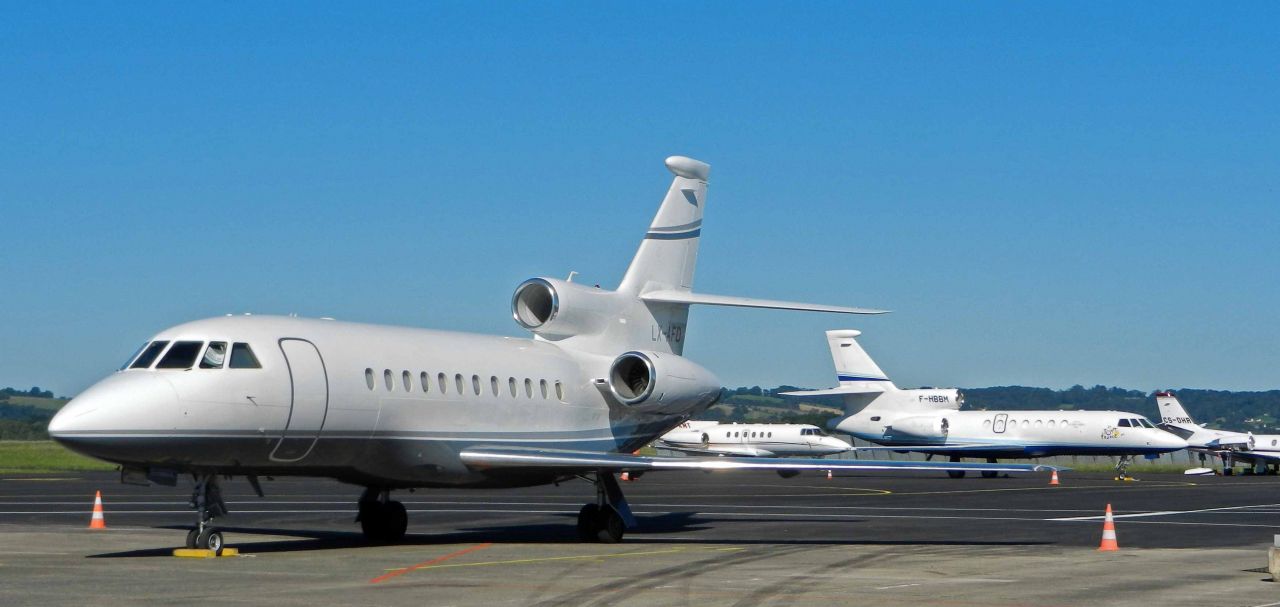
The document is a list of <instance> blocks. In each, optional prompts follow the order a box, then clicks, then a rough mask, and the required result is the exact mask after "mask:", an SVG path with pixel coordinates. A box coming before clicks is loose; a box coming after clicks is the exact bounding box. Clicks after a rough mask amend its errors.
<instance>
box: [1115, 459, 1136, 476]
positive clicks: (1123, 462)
mask: <svg viewBox="0 0 1280 607" xmlns="http://www.w3.org/2000/svg"><path fill="white" fill-rule="evenodd" d="M1131 463H1133V456H1132V455H1121V456H1120V459H1118V460H1116V480H1118V481H1131V480H1133V478H1131V477H1130V476H1129V464H1131Z"/></svg>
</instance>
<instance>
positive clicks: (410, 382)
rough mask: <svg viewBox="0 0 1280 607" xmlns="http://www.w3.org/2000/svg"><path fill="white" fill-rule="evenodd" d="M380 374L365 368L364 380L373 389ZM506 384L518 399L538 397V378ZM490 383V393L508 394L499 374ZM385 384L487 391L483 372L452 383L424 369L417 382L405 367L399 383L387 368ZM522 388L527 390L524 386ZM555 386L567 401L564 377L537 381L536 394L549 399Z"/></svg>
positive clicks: (457, 377)
mask: <svg viewBox="0 0 1280 607" xmlns="http://www.w3.org/2000/svg"><path fill="white" fill-rule="evenodd" d="M376 375H377V374H376V373H374V371H373V368H372V367H369V368H366V369H365V370H364V383H365V385H366V386H368V387H369V389H370V390H374V389H376V388H377V381H375V380H376ZM433 383H434V386H433ZM450 383H452V388H450ZM506 383H507V389H506V391H505V393H509V394H510V395H511V398H517V397H519V396H520V395H521V394H523V395H524V397H525V398H533V397H534V393H535V390H534V385H535V384H534V380H532V379H530V378H528V377H526V378H524V381H523V382H519V381H517V380H516V378H514V377H508V378H507V382H506ZM488 384H489V392H490V393H491V394H492V395H493V396H500V395H502V394H503V393H504V391H503V390H502V382H501V380H499V379H498V376H497V375H491V376H489V382H488ZM382 385H383V386H385V387H386V389H387V391H388V392H395V391H397V390H399V389H403V390H404V391H405V392H415V391H417V390H418V389H421V390H422V393H423V394H430V393H431V391H432V390H438V391H439V392H440V394H448V393H449V390H450V389H452V390H454V391H455V393H457V394H462V395H465V394H467V391H468V389H469V390H470V391H471V393H472V394H474V395H475V396H480V394H481V393H482V392H483V391H484V388H483V382H482V381H481V380H480V376H479V375H472V376H471V379H470V381H468V380H467V378H465V377H463V375H462V374H461V373H455V374H454V375H453V378H452V382H451V381H450V378H449V376H448V375H447V374H445V373H437V374H436V376H435V381H434V382H432V377H431V375H430V374H429V373H427V372H426V371H423V372H421V373H419V374H418V379H417V382H415V381H414V379H413V374H412V373H410V372H409V371H408V370H405V371H401V372H400V382H399V386H397V385H396V374H395V372H394V371H392V370H391V369H383V370H382ZM522 387H523V390H522V389H521V388H522ZM553 388H554V390H555V398H556V400H558V401H560V402H565V397H564V384H563V383H561V382H560V380H556V381H555V383H554V384H548V383H547V380H545V379H539V380H538V381H537V391H536V393H537V394H538V395H539V396H541V397H542V399H543V400H545V399H547V398H548V396H549V395H550V394H551V390H552V389H553Z"/></svg>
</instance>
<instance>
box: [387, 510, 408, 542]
mask: <svg viewBox="0 0 1280 607" xmlns="http://www.w3.org/2000/svg"><path fill="white" fill-rule="evenodd" d="M383 508H384V513H385V514H386V517H387V530H386V531H387V536H386V541H388V542H398V541H400V540H402V539H404V532H405V531H406V530H407V529H408V528H409V513H408V512H407V511H405V509H404V504H402V503H400V502H387V503H386V504H385V505H384V506H383Z"/></svg>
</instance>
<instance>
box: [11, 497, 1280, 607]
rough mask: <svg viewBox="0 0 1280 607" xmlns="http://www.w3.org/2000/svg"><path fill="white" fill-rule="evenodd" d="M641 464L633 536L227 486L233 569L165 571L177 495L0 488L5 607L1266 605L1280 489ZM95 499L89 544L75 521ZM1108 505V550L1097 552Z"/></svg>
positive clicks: (561, 502)
mask: <svg viewBox="0 0 1280 607" xmlns="http://www.w3.org/2000/svg"><path fill="white" fill-rule="evenodd" d="M1047 483H1048V478H1047V477H1046V476H1045V475H1043V474H1035V475H1022V476H1016V477H1013V478H998V479H983V478H965V479H948V478H945V477H943V476H942V475H937V474H927V473H905V474H896V475H871V474H866V475H857V476H851V475H843V476H842V475H837V476H836V477H835V478H834V479H831V480H827V479H826V477H825V475H809V474H806V475H801V476H798V477H796V478H791V479H782V478H779V477H778V476H777V475H774V474H771V473H746V474H742V473H712V474H707V473H701V472H689V473H683V472H681V473H661V474H659V473H653V474H648V475H645V476H644V477H642V478H640V479H638V480H636V481H634V482H629V483H623V490H624V491H625V492H626V494H627V497H628V499H629V500H630V503H631V505H632V508H633V510H634V511H635V513H636V515H637V518H638V520H639V523H640V528H639V529H635V530H632V531H629V532H628V534H627V536H626V538H625V539H624V540H623V542H622V543H620V544H612V545H606V544H584V543H579V542H578V541H577V540H576V535H575V531H574V524H575V521H576V514H577V511H578V509H579V508H580V507H581V505H582V504H584V503H586V502H587V501H589V500H591V499H592V498H593V495H594V490H593V488H592V486H591V485H590V484H588V483H585V482H580V481H574V482H570V483H565V484H563V485H561V486H559V487H554V486H549V487H536V488H529V489H519V490H420V491H417V492H415V493H408V492H397V494H396V495H395V498H396V499H399V500H400V501H402V502H404V504H405V506H406V507H407V508H408V511H409V536H408V537H407V538H406V539H405V541H404V542H402V543H399V544H396V545H389V546H374V545H368V544H366V543H365V542H364V541H363V539H362V538H361V536H360V534H359V529H358V525H357V524H355V523H354V522H353V519H354V517H355V512H356V510H355V500H356V498H357V497H358V496H359V494H360V490H361V489H360V488H359V487H353V486H348V485H342V484H339V483H336V482H332V481H326V480H319V479H277V480H274V481H269V482H267V481H264V483H263V488H264V489H265V491H266V492H267V497H266V498H258V497H257V496H256V495H255V494H254V493H253V492H252V489H251V488H250V486H249V484H248V483H247V482H245V481H244V480H243V479H234V480H231V481H224V484H223V489H224V495H225V497H226V499H227V500H228V502H229V506H230V508H231V510H232V512H231V514H230V515H229V516H227V517H226V518H224V519H220V520H219V521H217V524H218V526H219V527H220V528H222V529H223V530H224V532H225V534H226V539H227V545H229V546H234V547H236V548H238V549H239V551H240V555H239V556H237V557H228V558H218V559H183V558H175V557H173V556H172V551H173V549H174V548H176V547H179V545H180V544H181V543H182V541H183V538H184V536H185V528H186V527H188V526H190V525H191V524H192V523H193V522H194V518H195V516H194V513H192V512H191V511H190V510H189V509H188V507H187V500H188V498H189V492H190V483H189V482H187V483H182V482H180V483H179V486H178V487H176V488H173V487H158V486H152V487H137V486H131V485H122V484H120V483H119V482H118V480H117V478H116V476H115V474H113V473H76V474H56V475H44V476H3V477H0V604H2V605H49V604H73V603H86V602H92V603H113V604H114V603H122V602H124V601H129V602H130V603H141V604H175V603H180V602H188V601H219V602H222V603H248V604H272V605H315V604H336V603H341V604H350V605H396V604H415V605H424V604H425V605H486V606H492V605H691V606H692V605H697V606H700V607H701V606H707V605H740V606H745V605H792V604H818V603H822V604H830V603H835V604H874V605H890V604H904V605H906V604H909V605H1135V604H1150V605H1197V606H1206V605H1208V606H1237V605H1238V606H1262V605H1270V606H1280V585H1277V584H1275V583H1273V582H1271V581H1270V576H1269V574H1267V573H1266V569H1265V568H1266V565H1267V547H1268V546H1270V545H1271V544H1272V541H1273V536H1274V535H1276V534H1280V477H1274V476H1237V477H1184V476H1179V475H1159V474H1151V475H1147V476H1144V477H1142V478H1141V479H1140V480H1137V481H1133V482H1117V481H1114V480H1112V479H1111V478H1109V476H1107V475H1101V474H1075V473H1066V474H1063V475H1062V484H1061V485H1060V486H1057V487H1051V486H1048V484H1047ZM97 490H101V491H102V495H103V502H104V504H105V518H106V523H107V529H106V530H105V531H90V530H88V529H87V526H88V523H89V517H90V511H91V509H92V504H93V495H94V492H95V491H97ZM1108 503H1110V504H1111V505H1112V507H1113V509H1114V511H1115V514H1116V528H1117V534H1118V536H1119V543H1120V548H1121V549H1120V551H1118V552H1098V551H1097V549H1096V548H1097V546H1098V541H1099V538H1100V536H1101V530H1102V515H1103V511H1104V509H1105V507H1106V505H1107V504H1108Z"/></svg>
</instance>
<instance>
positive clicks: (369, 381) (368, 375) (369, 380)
mask: <svg viewBox="0 0 1280 607" xmlns="http://www.w3.org/2000/svg"><path fill="white" fill-rule="evenodd" d="M364 383H365V385H366V386H369V389H370V390H372V389H373V369H369V368H365V370H364Z"/></svg>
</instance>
